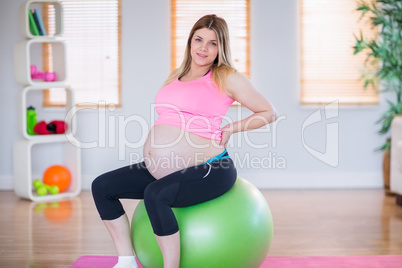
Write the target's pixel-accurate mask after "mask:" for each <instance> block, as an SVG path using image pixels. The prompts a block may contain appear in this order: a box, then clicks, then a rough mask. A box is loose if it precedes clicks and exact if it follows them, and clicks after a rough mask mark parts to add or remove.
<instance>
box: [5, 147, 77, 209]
mask: <svg viewBox="0 0 402 268" xmlns="http://www.w3.org/2000/svg"><path fill="white" fill-rule="evenodd" d="M52 142H54V143H56V144H59V145H60V143H62V151H63V160H62V162H63V163H62V165H63V166H65V167H66V168H68V170H69V171H70V173H71V185H70V186H69V188H68V189H67V190H66V191H65V192H62V193H60V194H55V195H44V196H39V195H37V194H36V193H35V192H34V189H33V186H32V182H33V180H34V178H33V176H32V161H33V160H36V159H34V158H33V157H32V148H33V147H34V146H40V145H44V144H50V143H52ZM40 161H42V162H43V159H42V158H41V159H40ZM13 162H14V191H15V193H16V195H18V196H20V197H22V198H26V199H30V200H32V201H49V200H57V199H62V198H66V197H74V196H77V195H78V194H79V193H80V192H81V157H80V146H79V143H74V142H72V141H69V140H67V139H64V141H63V142H61V141H57V142H56V141H49V140H47V141H45V142H44V141H38V140H35V141H34V140H18V141H16V142H15V144H14V161H13ZM57 164H59V163H57Z"/></svg>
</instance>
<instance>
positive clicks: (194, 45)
mask: <svg viewBox="0 0 402 268" xmlns="http://www.w3.org/2000/svg"><path fill="white" fill-rule="evenodd" d="M217 56H218V38H217V37H216V34H215V32H214V31H213V30H209V29H207V28H202V29H199V30H197V31H195V33H194V35H193V38H192V39H191V58H192V62H193V64H196V65H198V66H208V65H212V64H213V62H214V60H215V58H216V57H217Z"/></svg>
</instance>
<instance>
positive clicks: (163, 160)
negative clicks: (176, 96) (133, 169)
mask: <svg viewBox="0 0 402 268" xmlns="http://www.w3.org/2000/svg"><path fill="white" fill-rule="evenodd" d="M219 142H220V141H218V140H212V139H208V138H204V137H201V136H199V135H196V134H194V133H191V132H188V131H186V130H183V129H180V128H177V127H174V126H170V125H154V126H153V127H152V128H151V131H150V132H149V133H148V136H147V139H146V141H145V144H144V148H143V157H144V161H145V165H146V167H147V169H148V171H149V172H150V173H151V174H152V176H154V177H155V178H156V179H160V178H163V177H164V176H166V175H169V174H171V173H173V172H175V171H179V170H182V169H184V168H188V167H192V166H196V165H200V164H202V163H204V162H205V161H207V160H208V159H211V158H212V157H214V156H216V155H218V154H220V153H222V152H224V151H225V148H224V147H222V146H220V145H219Z"/></svg>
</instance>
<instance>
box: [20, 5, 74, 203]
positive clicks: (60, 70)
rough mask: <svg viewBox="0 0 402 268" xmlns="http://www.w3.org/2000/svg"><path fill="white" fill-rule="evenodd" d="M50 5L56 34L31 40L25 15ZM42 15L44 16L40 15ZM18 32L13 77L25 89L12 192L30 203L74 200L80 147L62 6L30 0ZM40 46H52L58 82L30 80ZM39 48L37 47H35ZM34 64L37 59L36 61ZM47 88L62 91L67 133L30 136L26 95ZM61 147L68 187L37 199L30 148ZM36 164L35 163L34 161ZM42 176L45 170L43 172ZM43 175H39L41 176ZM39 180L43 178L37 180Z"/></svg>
mask: <svg viewBox="0 0 402 268" xmlns="http://www.w3.org/2000/svg"><path fill="white" fill-rule="evenodd" d="M44 3H50V4H52V5H54V7H55V14H56V31H55V34H54V35H51V36H50V35H47V36H34V35H32V34H31V32H30V28H29V19H28V12H29V10H30V8H33V7H35V8H41V6H42V5H41V4H44ZM42 14H43V12H42ZM19 19H20V32H21V35H22V36H23V37H25V40H22V41H19V42H17V43H16V44H15V45H14V74H15V79H16V81H17V83H19V84H20V85H22V86H24V87H23V88H22V89H20V91H19V94H18V104H19V105H18V106H19V108H18V112H19V116H18V117H19V129H20V132H21V134H22V136H23V139H20V140H17V141H16V142H15V144H14V156H13V158H14V159H13V160H14V161H13V165H14V191H15V193H16V195H18V196H20V197H22V198H26V199H30V200H32V201H50V200H56V199H60V198H66V197H73V196H77V195H78V194H79V193H80V192H81V152H80V144H79V142H78V141H77V140H76V139H75V138H74V133H73V132H74V131H75V129H76V126H75V125H76V119H75V118H76V117H75V116H74V114H75V111H76V108H75V104H74V90H73V89H72V88H71V86H68V85H66V84H65V82H66V78H67V70H66V53H65V51H66V50H65V43H64V41H63V40H62V39H61V38H60V36H61V34H62V32H63V6H62V4H61V3H60V2H59V1H58V0H29V1H27V2H25V3H23V4H22V5H21V6H20V10H19ZM43 43H50V44H52V50H53V62H54V66H53V67H54V72H56V73H57V76H58V78H57V81H53V82H44V81H37V80H33V79H31V69H30V66H31V64H33V57H34V56H37V55H33V54H35V53H32V51H34V49H36V50H35V51H38V48H41V47H42V44H43ZM38 46H39V47H38ZM36 60H37V59H36ZM49 88H64V89H65V91H66V107H65V111H66V116H65V119H64V120H65V121H66V122H67V124H68V129H67V131H66V133H65V134H51V135H29V134H28V132H27V117H26V109H27V107H28V105H27V99H28V98H29V96H28V93H30V92H33V91H39V90H40V91H44V90H47V89H49ZM49 144H50V146H53V145H57V144H58V145H61V148H62V154H63V160H62V163H55V164H62V165H63V166H65V167H67V168H68V170H69V171H70V173H71V185H70V187H69V188H68V189H67V190H66V191H64V192H62V193H59V194H55V195H44V196H39V195H37V194H36V192H35V191H34V189H33V185H32V182H33V179H34V178H33V176H32V166H33V157H32V151H33V150H32V148H33V147H36V146H38V147H40V146H41V145H42V146H45V145H46V146H45V147H47V146H49ZM35 160H38V159H35ZM43 172H44V170H43ZM43 172H42V174H43ZM40 179H42V178H40Z"/></svg>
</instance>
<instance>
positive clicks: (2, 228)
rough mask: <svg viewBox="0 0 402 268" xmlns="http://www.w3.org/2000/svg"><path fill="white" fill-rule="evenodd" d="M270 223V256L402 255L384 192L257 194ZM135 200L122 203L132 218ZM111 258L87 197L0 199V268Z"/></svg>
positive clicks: (401, 238)
mask: <svg viewBox="0 0 402 268" xmlns="http://www.w3.org/2000/svg"><path fill="white" fill-rule="evenodd" d="M262 192H263V194H264V196H265V197H266V199H267V201H268V203H269V205H270V208H271V211H272V215H273V219H274V238H273V242H272V246H271V250H270V252H269V255H270V256H336V255H385V254H398V255H399V254H402V207H399V206H396V205H395V198H394V197H389V196H385V195H384V193H383V190H380V189H379V190H277V191H274V190H269V191H262ZM137 202H138V201H136V200H124V201H123V205H124V207H125V208H126V211H127V214H128V215H129V217H130V218H131V215H132V213H133V211H134V208H135V206H136V205H137ZM92 254H93V255H98V254H100V255H116V251H115V249H114V247H113V244H112V241H111V239H110V237H109V235H108V233H107V231H106V229H105V227H104V226H103V224H102V222H101V220H100V219H99V216H98V214H97V211H96V210H95V207H94V203H93V201H92V197H91V194H90V192H83V193H82V194H81V195H80V196H79V197H77V198H74V199H69V200H67V201H59V202H54V203H42V204H40V203H34V202H30V201H27V200H22V199H19V198H17V197H16V196H15V195H14V193H13V192H8V191H3V192H0V267H70V265H71V264H72V263H73V262H74V261H75V260H76V259H77V258H78V257H80V256H82V255H92Z"/></svg>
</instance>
